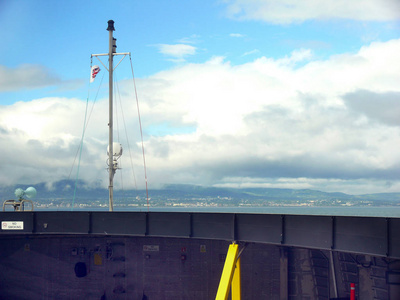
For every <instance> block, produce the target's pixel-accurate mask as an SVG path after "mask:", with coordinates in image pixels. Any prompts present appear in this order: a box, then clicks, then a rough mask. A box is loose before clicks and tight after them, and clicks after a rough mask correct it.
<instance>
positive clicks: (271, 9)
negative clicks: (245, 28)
mask: <svg viewBox="0 0 400 300" xmlns="http://www.w3.org/2000/svg"><path fill="white" fill-rule="evenodd" d="M225 3H227V13H228V15H229V16H230V17H234V18H238V19H242V20H260V21H264V22H269V23H275V24H288V23H294V22H303V21H306V20H310V19H311V20H320V19H350V20H361V21H392V20H398V19H400V2H399V1H397V0H367V1H366V0H353V1H346V0H325V1H319V0H306V1H296V0H279V1H275V0H253V1H247V0H225Z"/></svg>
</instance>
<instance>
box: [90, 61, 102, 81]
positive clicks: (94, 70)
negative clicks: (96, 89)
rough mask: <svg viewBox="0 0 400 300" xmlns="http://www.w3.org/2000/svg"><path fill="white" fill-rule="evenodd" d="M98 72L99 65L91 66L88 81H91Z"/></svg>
mask: <svg viewBox="0 0 400 300" xmlns="http://www.w3.org/2000/svg"><path fill="white" fill-rule="evenodd" d="M99 72H100V67H99V66H97V65H96V66H93V67H92V70H91V72H90V82H93V81H94V79H95V78H96V75H97V73H99Z"/></svg>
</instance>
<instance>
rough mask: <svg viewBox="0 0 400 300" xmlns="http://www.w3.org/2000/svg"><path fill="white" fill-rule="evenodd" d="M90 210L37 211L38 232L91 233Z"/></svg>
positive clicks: (36, 228)
mask: <svg viewBox="0 0 400 300" xmlns="http://www.w3.org/2000/svg"><path fill="white" fill-rule="evenodd" d="M89 215H90V213H89V212H65V211H63V212H36V227H35V231H36V232H37V233H82V234H83V233H86V234H87V233H89V220H90V218H89Z"/></svg>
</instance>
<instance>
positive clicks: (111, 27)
mask: <svg viewBox="0 0 400 300" xmlns="http://www.w3.org/2000/svg"><path fill="white" fill-rule="evenodd" d="M107 30H108V31H115V28H114V21H113V20H109V21H108V27H107Z"/></svg>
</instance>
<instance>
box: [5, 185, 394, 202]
mask: <svg viewBox="0 0 400 300" xmlns="http://www.w3.org/2000/svg"><path fill="white" fill-rule="evenodd" d="M29 186H33V187H34V188H36V190H37V197H36V198H37V199H41V200H44V201H45V200H54V199H72V197H73V194H74V186H75V182H74V181H72V180H62V181H59V182H56V183H54V184H53V185H52V188H51V189H50V190H49V189H48V188H47V187H46V184H45V183H40V184H36V185H22V184H19V185H13V186H7V187H2V188H0V197H1V201H4V200H7V199H15V195H14V191H15V189H16V188H23V189H26V188H27V187H29ZM114 195H115V197H125V198H134V197H137V196H139V197H141V198H142V199H143V198H145V197H146V192H145V191H144V190H138V191H136V190H124V191H121V190H115V191H114ZM149 197H150V198H152V199H153V200H157V199H163V200H166V199H169V200H171V201H180V200H182V199H209V198H212V199H230V200H237V201H239V200H242V201H243V200H249V201H251V202H254V201H258V200H259V201H279V202H285V201H296V202H300V203H301V202H302V201H312V200H319V201H321V200H324V201H325V200H326V201H328V202H331V201H350V202H352V201H372V202H379V201H383V202H387V201H390V202H400V193H377V194H365V195H349V194H345V193H339V192H336V193H327V192H322V191H317V190H310V189H280V188H240V189H236V188H220V187H207V186H198V185H186V184H171V185H166V186H164V187H163V188H162V189H153V190H149ZM76 198H77V199H85V200H99V199H101V200H104V201H106V200H107V199H108V190H107V189H105V188H101V187H97V188H87V185H85V183H84V182H82V181H79V182H78V188H77V193H76ZM35 200H36V199H35ZM37 201H39V200H37Z"/></svg>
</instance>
